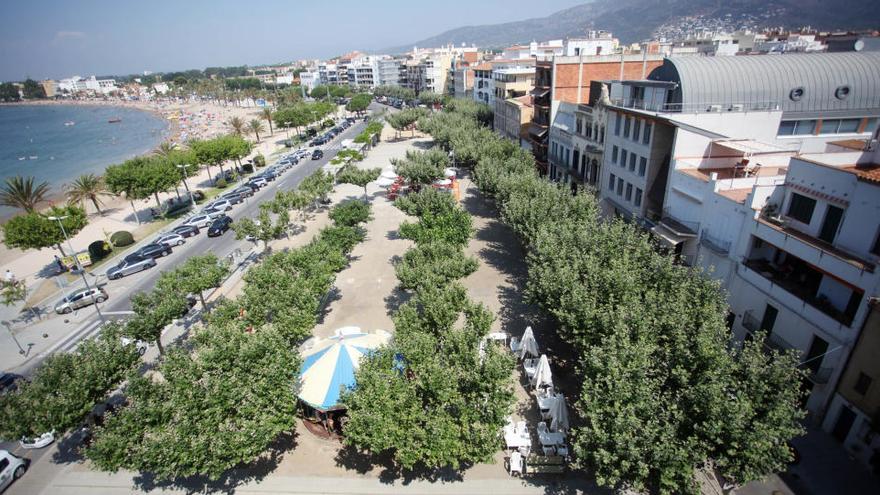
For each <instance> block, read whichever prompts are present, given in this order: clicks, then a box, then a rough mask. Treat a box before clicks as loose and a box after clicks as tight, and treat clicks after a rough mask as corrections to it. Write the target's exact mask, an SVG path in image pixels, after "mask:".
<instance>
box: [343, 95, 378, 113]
mask: <svg viewBox="0 0 880 495" xmlns="http://www.w3.org/2000/svg"><path fill="white" fill-rule="evenodd" d="M372 101H373V98H371V97H370V95H368V94H366V93H360V94H357V95H354V96H353V97H352V98H351V100H350V101H349V102H348V104H346V105H345V109H346V110H348V111H349V112H354V113H356V114H358V115H360V114H362V113H363V112H365V111H367V108H368V107H369V106H370V103H372Z"/></svg>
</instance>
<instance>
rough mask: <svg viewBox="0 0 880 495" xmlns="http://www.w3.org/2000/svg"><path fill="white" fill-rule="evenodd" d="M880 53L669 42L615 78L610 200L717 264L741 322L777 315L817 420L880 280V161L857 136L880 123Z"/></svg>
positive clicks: (685, 251) (676, 249)
mask: <svg viewBox="0 0 880 495" xmlns="http://www.w3.org/2000/svg"><path fill="white" fill-rule="evenodd" d="M841 55H844V56H841ZM829 66H833V67H836V68H837V70H836V71H834V72H833V73H829V72H827V71H825V70H824V69H823V68H824V67H829ZM878 66H880V54H869V53H846V54H844V53H840V54H793V55H783V56H750V57H683V58H678V59H676V58H671V59H667V60H665V61H664V65H663V66H661V67H659V68H657V69H655V70H654V71H652V72H651V74H650V75H649V76H648V80H644V81H624V82H622V83H616V82H615V83H612V84H611V92H610V93H611V94H610V97H611V98H610V99H611V102H612V104H611V105H609V106H608V107H607V111H608V119H607V133H606V139H605V148H604V149H605V153H604V160H603V164H602V167H601V177H602V178H601V180H600V193H599V196H600V204H602V206H603V209H604V211H605V212H606V213H608V214H616V215H621V216H624V217H628V218H631V219H632V220H633V221H635V222H638V223H640V224H641V225H643V226H644V227H645V228H646V229H648V230H650V231H651V232H652V233H653V234H654V235H655V237H656V238H657V240H658V243H659V244H660V245H662V246H664V247H665V248H667V249H668V250H669V251H670V252H672V253H675V254H676V255H677V256H678V257H679V259H680V261H681V262H682V263H684V264H688V265H696V264H699V265H701V266H703V267H704V268H707V269H711V271H710V272H709V273H710V274H711V276H712V277H714V278H717V279H719V280H721V281H722V283H723V286H724V287H725V288H726V289H727V291H728V292H729V294H730V300H729V303H730V310H731V314H730V318H729V322H730V325H731V328H732V331H733V334H734V335H735V336H736V337H737V338H740V339H741V338H745V337H746V336H747V335H748V334H750V333H753V332H755V331H757V330H760V329H763V330H766V331H769V334H770V337H769V343H770V345H772V346H776V347H782V348H787V349H797V350H798V351H800V353H801V363H802V366H803V367H804V368H805V369H808V370H809V377H810V379H809V383H807V384H806V389H808V390H809V391H810V394H809V398H808V400H807V401H806V407H807V409H808V410H809V411H810V412H811V413H812V414H813V416H814V418H816V419H819V420H821V419H822V418H823V417H824V416H825V415H826V412H827V411H828V406H829V402H830V400H831V399H832V397H833V393H834V390H835V387H836V384H837V382H838V379H839V377H840V374H841V371H842V369H843V366H844V364H845V362H846V359H847V356H848V355H849V353H850V351H851V349H852V347H853V345H854V343H855V342H856V339H857V338H858V334H859V332H860V329H861V328H862V324H863V322H864V320H865V317H866V314H867V313H868V309H867V301H868V299H869V298H870V297H873V296H876V295H877V294H878V289H880V287H878V283H880V278H878V274H880V272H877V271H876V270H875V263H876V261H877V258H878V256H877V254H876V253H874V252H873V250H874V249H875V248H876V247H877V246H876V240H877V235H878V227H877V225H878V224H877V222H876V218H877V215H878V214H880V188H878V180H877V179H880V177H877V175H878V174H877V173H876V172H875V170H876V169H878V168H880V165H877V164H876V163H877V157H876V156H875V155H874V153H864V152H861V151H855V150H853V149H852V148H861V147H864V146H865V142H866V140H869V139H871V137H872V134H873V133H874V132H875V131H876V129H877V122H878V117H880V71H876V70H872V69H870V68H875V69H876V67H878ZM829 151H832V152H829Z"/></svg>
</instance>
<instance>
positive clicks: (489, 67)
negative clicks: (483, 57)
mask: <svg viewBox="0 0 880 495" xmlns="http://www.w3.org/2000/svg"><path fill="white" fill-rule="evenodd" d="M472 68H473V69H474V70H492V64H490V63H488V62H487V63H483V64H480V65H475V66H474V67H472Z"/></svg>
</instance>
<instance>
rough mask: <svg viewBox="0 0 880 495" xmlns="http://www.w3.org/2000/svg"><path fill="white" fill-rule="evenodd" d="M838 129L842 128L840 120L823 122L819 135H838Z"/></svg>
mask: <svg viewBox="0 0 880 495" xmlns="http://www.w3.org/2000/svg"><path fill="white" fill-rule="evenodd" d="M838 127H840V120H838V119H832V120H823V121H822V127H821V128H820V129H819V134H837V128H838Z"/></svg>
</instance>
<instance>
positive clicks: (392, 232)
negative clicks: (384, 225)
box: [385, 229, 403, 241]
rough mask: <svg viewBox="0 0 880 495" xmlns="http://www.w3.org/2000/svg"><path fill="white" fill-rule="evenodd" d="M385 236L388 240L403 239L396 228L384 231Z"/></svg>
mask: <svg viewBox="0 0 880 495" xmlns="http://www.w3.org/2000/svg"><path fill="white" fill-rule="evenodd" d="M385 238H386V239H388V240H390V241H396V240H398V239H403V237H400V231H399V230H397V229H394V230H389V231H388V232H386V233H385Z"/></svg>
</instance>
